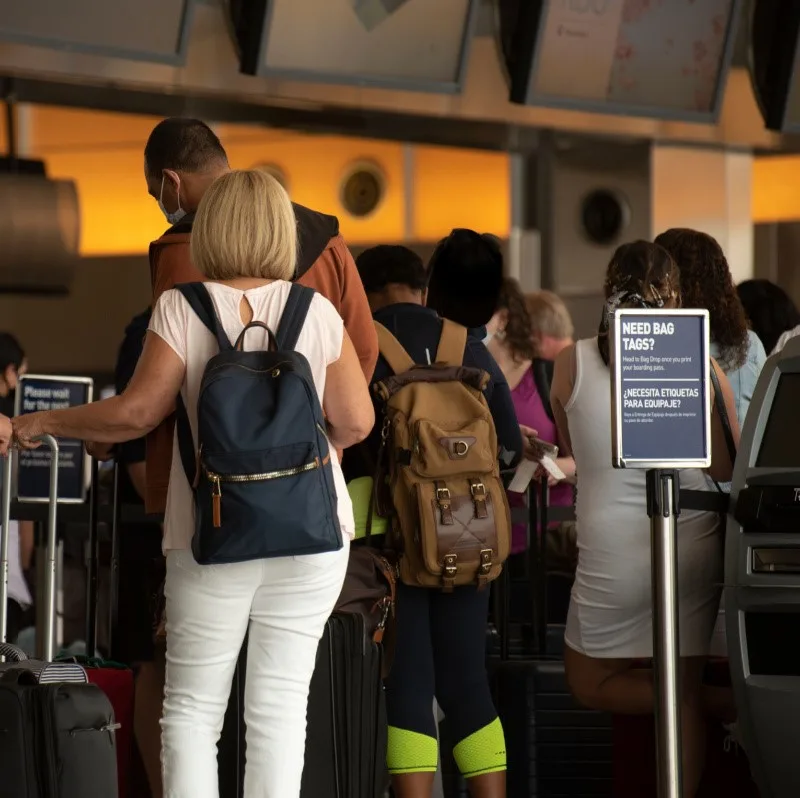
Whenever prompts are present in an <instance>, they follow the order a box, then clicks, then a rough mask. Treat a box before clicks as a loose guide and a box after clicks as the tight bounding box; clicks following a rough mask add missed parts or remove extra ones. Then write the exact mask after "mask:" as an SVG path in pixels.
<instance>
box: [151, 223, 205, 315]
mask: <svg viewBox="0 0 800 798" xmlns="http://www.w3.org/2000/svg"><path fill="white" fill-rule="evenodd" d="M174 238H175V240H174V241H170V242H169V243H164V244H160V243H158V242H156V243H155V244H153V245H152V249H151V253H150V276H151V280H152V285H153V304H154V305H155V303H156V302H157V301H158V298H159V297H160V296H161V294H163V293H164V292H165V291H169V289H170V288H174V287H175V286H176V285H178V284H179V283H192V282H198V281H202V280H204V279H205V278H204V277H203V275H202V274H201V273H200V272H199V271H198V270H197V269H196V268H195V267H194V266H193V265H192V259H191V255H190V251H189V236H188V235H180V236H177V235H176V236H174Z"/></svg>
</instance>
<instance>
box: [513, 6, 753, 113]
mask: <svg viewBox="0 0 800 798" xmlns="http://www.w3.org/2000/svg"><path fill="white" fill-rule="evenodd" d="M500 4H501V10H502V8H503V6H506V7H507V8H508V9H510V8H513V9H514V10H513V11H511V12H508V11H507V12H506V13H505V14H501V22H502V23H503V24H504V25H505V26H506V27H508V26H511V27H512V29H511V31H508V30H506V31H505V32H501V39H502V41H503V43H504V49H505V59H506V62H507V67H508V72H509V77H510V81H511V101H512V102H515V103H521V104H524V105H544V106H552V107H560V108H569V109H576V110H582V111H596V112H601V113H619V114H626V115H631V116H649V117H657V118H660V119H675V120H686V121H694V122H711V121H713V120H715V119H716V117H717V115H718V113H719V110H720V106H721V103H722V97H723V93H724V89H725V79H726V76H727V73H728V68H729V66H730V61H731V57H732V52H733V44H734V36H735V28H736V24H737V20H738V17H739V16H740V11H741V5H742V2H741V0H669V2H667V1H666V0H660V1H659V2H655V0H654V2H642V0H530V1H529V2H518V0H500Z"/></svg>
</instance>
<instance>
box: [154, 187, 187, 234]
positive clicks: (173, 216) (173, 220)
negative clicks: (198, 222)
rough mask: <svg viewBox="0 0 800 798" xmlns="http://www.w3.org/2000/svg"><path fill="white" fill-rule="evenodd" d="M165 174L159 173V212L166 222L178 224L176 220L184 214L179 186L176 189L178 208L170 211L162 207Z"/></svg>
mask: <svg viewBox="0 0 800 798" xmlns="http://www.w3.org/2000/svg"><path fill="white" fill-rule="evenodd" d="M165 177H166V175H161V193H160V194H159V196H158V207H159V208H160V209H161V213H163V214H164V218H165V219H166V220H167V223H168V224H178V222H179V221H180V220H181V219H183V217H184V216H186V211H185V210H183V208H181V193H180V188H179V189H178V192H177V194H178V210H177V211H174V212H173V213H170V212H169V211H168V210H167V209H166V208H165V207H164V178H165Z"/></svg>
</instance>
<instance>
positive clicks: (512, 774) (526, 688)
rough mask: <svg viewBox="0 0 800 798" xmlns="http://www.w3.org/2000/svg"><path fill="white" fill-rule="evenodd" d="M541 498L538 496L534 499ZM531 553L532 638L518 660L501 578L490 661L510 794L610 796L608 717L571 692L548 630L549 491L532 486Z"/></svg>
mask: <svg viewBox="0 0 800 798" xmlns="http://www.w3.org/2000/svg"><path fill="white" fill-rule="evenodd" d="M537 494H538V495H537ZM528 504H529V516H530V520H529V529H530V541H529V553H530V574H531V578H532V587H533V589H532V591H531V595H532V597H533V601H532V602H531V604H530V607H529V612H530V621H531V630H532V634H531V635H530V638H529V639H528V640H526V641H525V643H524V645H523V646H522V649H523V650H522V652H521V655H519V656H513V655H512V654H511V653H510V652H511V649H512V648H514V649H517V650H519V647H518V646H511V645H510V641H509V635H510V631H509V623H508V617H509V607H508V590H507V587H508V579H507V577H501V579H500V580H498V584H497V590H498V602H497V607H498V614H499V618H498V620H499V626H500V638H501V648H500V655H499V656H498V657H494V658H491V659H490V661H489V671H490V675H491V678H492V682H493V691H494V695H495V703H496V705H497V711H498V714H499V715H500V719H501V720H502V723H503V728H504V730H505V738H506V752H507V756H508V777H507V778H508V782H507V783H508V795H509V796H535V797H536V798H555V796H570V798H590V796H591V798H598V797H600V796H602V797H603V798H611V795H612V762H613V757H612V723H611V716H610V715H607V714H605V713H602V712H595V711H593V710H589V709H585V708H584V707H582V706H580V705H579V704H578V703H577V702H576V701H575V700H574V699H573V697H572V695H571V694H570V692H569V689H568V688H567V682H566V677H565V674H564V662H563V654H562V652H563V639H564V627H563V626H555V625H552V624H551V625H548V624H547V623H546V619H547V617H548V613H547V595H546V579H545V576H546V574H547V562H546V546H545V535H544V530H545V529H547V524H548V513H547V486H546V484H543V485H542V486H541V488H540V486H539V485H538V484H537V483H531V487H530V491H529V501H528Z"/></svg>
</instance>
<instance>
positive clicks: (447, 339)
mask: <svg viewBox="0 0 800 798" xmlns="http://www.w3.org/2000/svg"><path fill="white" fill-rule="evenodd" d="M466 346H467V328H466V327H462V326H461V325H460V324H456V323H455V322H454V321H450V320H449V319H442V334H441V337H440V338H439V347H438V349H437V350H436V362H437V363H446V364H447V365H448V366H460V365H462V364H463V363H464V349H465V348H466Z"/></svg>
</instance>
